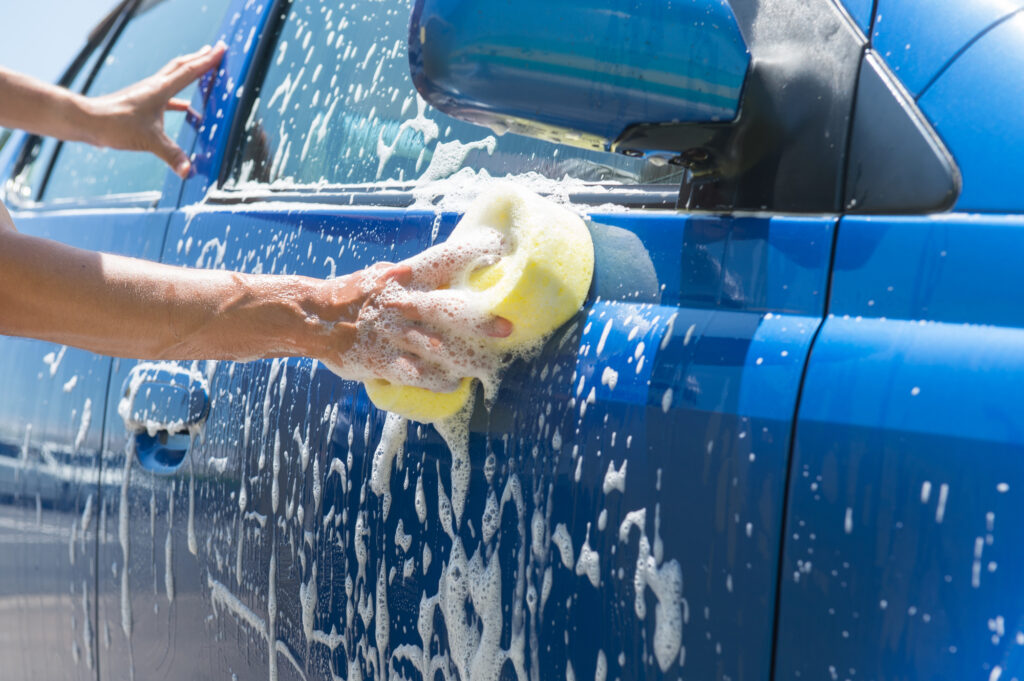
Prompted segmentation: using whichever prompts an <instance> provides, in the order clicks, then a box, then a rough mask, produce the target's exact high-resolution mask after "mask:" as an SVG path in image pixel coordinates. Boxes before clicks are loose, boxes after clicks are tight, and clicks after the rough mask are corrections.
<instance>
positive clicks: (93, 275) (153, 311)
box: [0, 231, 351, 360]
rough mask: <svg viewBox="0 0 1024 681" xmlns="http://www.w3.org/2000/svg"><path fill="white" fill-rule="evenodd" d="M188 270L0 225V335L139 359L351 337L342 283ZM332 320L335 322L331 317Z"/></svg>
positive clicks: (276, 352) (295, 351) (316, 346)
mask: <svg viewBox="0 0 1024 681" xmlns="http://www.w3.org/2000/svg"><path fill="white" fill-rule="evenodd" d="M322 285H323V282H321V281H320V280H316V279H309V278H305V277H294V276H277V275H248V274H241V273H235V272H224V271H212V270H192V269H186V268H179V267H171V266H167V265H160V264H157V263H152V262H148V261H142V260H136V259H133V258H125V257H121V256H116V255H109V254H101V253H94V252H90V251H84V250H81V249H77V248H73V247H70V246H66V245H64V244H59V243H56V242H52V241H48V240H45V239H40V238H37V237H32V236H28V235H22V234H19V233H17V232H14V231H7V232H0V333H4V334H8V335H15V336H27V337H32V338H39V339H43V340H49V341H52V342H56V343H63V344H67V345H72V346H75V347H80V348H84V349H86V350H91V351H93V352H98V353H101V354H107V355H114V356H119V357H132V358H147V359H232V360H247V359H256V358H260V357H274V356H287V355H305V356H313V357H320V356H322V355H323V354H324V353H325V352H326V351H327V350H326V349H327V348H329V347H331V346H340V347H338V349H344V346H345V344H346V342H347V343H351V338H350V334H348V333H347V328H348V326H347V325H346V324H345V323H344V322H345V320H344V319H339V318H338V310H340V309H343V308H344V303H345V300H344V296H345V287H344V286H343V285H342V286H338V287H336V289H337V290H336V292H335V293H333V294H332V296H331V300H330V301H325V296H324V295H323V289H321V288H320V287H321V286H322ZM335 322H340V323H335Z"/></svg>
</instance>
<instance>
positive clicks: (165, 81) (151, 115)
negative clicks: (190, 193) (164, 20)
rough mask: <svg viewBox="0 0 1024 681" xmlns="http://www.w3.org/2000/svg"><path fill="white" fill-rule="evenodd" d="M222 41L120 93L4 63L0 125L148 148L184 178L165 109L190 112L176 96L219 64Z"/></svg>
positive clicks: (183, 159) (185, 163) (183, 161)
mask: <svg viewBox="0 0 1024 681" xmlns="http://www.w3.org/2000/svg"><path fill="white" fill-rule="evenodd" d="M225 50H226V47H225V46H224V45H223V44H222V43H221V44H218V45H217V46H215V47H205V48H203V49H202V50H200V51H198V52H195V53H193V54H190V55H184V56H181V57H178V58H176V59H173V60H171V61H170V62H168V64H167V65H166V66H164V67H163V68H162V69H160V71H158V72H157V73H155V74H154V75H152V76H150V77H148V78H145V79H143V80H141V81H139V82H137V83H134V84H133V85H129V86H128V87H126V88H124V89H122V90H119V91H117V92H114V93H111V94H107V95H100V96H97V97H85V96H83V95H80V94H77V93H74V92H71V91H70V90H67V89H65V88H62V87H58V86H56V85H50V84H47V83H43V82H41V81H38V80H36V79H34V78H31V77H29V76H26V75H23V74H20V73H16V72H14V71H10V70H8V69H4V68H2V67H0V126H3V127H8V128H17V129H20V130H26V131H28V132H31V133H34V134H38V135H47V136H50V137H56V138H58V139H62V140H66V141H72V142H87V143H89V144H93V145H96V146H101V147H112V148H115V149H129V150H134V151H148V152H152V153H154V154H156V155H157V156H159V157H160V158H161V159H163V160H164V161H165V162H166V163H167V164H168V165H169V166H171V168H172V169H173V170H174V172H175V173H177V174H178V175H179V176H181V177H186V176H187V175H188V173H189V171H190V170H191V163H190V162H189V160H188V156H187V155H186V154H185V152H184V151H182V149H181V148H180V147H178V145H177V144H176V143H175V142H174V141H173V140H172V139H171V138H170V137H168V136H167V134H166V132H165V131H164V120H163V115H164V112H165V111H186V110H188V102H186V101H184V100H180V99H175V97H174V96H175V95H176V94H177V93H178V92H180V91H181V90H182V89H184V88H185V87H186V86H187V85H188V84H189V83H191V82H193V81H195V80H196V79H197V78H199V77H200V76H201V75H202V74H204V73H206V72H207V71H209V70H210V69H211V68H213V67H215V66H216V65H217V64H219V63H220V60H221V58H222V57H223V56H224V52H225Z"/></svg>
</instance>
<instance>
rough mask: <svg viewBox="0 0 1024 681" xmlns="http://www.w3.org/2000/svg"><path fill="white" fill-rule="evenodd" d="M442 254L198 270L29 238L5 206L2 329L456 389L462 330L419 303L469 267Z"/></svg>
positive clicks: (114, 351)
mask: <svg viewBox="0 0 1024 681" xmlns="http://www.w3.org/2000/svg"><path fill="white" fill-rule="evenodd" d="M439 252H440V251H437V250H434V251H432V253H427V254H424V255H421V256H418V258H417V259H414V260H413V261H410V262H409V263H406V264H398V265H390V264H378V265H375V266H373V267H370V268H367V269H366V270H363V271H360V272H356V273H354V274H350V275H347V276H344V277H340V278H338V279H333V280H320V279H314V278H310V277H301V276H292V275H256V274H245V273H239V272H226V271H221V270H197V269H188V268H182V267H173V266H169V265H162V264H158V263H153V262H150V261H145V260H138V259H134V258H127V257H123V256H117V255H111V254H106V253H96V252H92V251H87V250H82V249H78V248H74V247H71V246H67V245H65V244H61V243H58V242H54V241H50V240H47V239H42V238H39V237H35V236H31V235H25V234H21V233H19V232H18V231H17V230H16V229H15V227H14V224H13V222H12V221H11V218H10V215H9V214H8V213H7V212H6V210H4V209H3V208H2V206H0V333H3V334H6V335H13V336H25V337H31V338H37V339H41V340H47V341H52V342H56V343H62V344H66V345H72V346H74V347H79V348H83V349H86V350H90V351H92V352H97V353H101V354H107V355H114V356H119V357H131V358H147V359H177V360H188V359H228V360H251V359H258V358H266V357H282V356H306V357H313V358H316V359H320V360H323V361H324V362H325V363H327V364H328V365H329V366H331V367H332V368H336V369H338V371H339V373H341V374H342V375H343V376H345V377H347V378H353V379H357V380H364V379H365V378H367V377H371V376H372V377H380V378H385V379H387V380H391V381H393V382H399V383H404V384H409V385H418V386H421V387H430V388H433V389H445V388H448V389H450V388H451V387H452V386H453V385H454V383H455V382H456V381H457V380H458V378H459V377H460V372H459V369H458V367H457V366H455V364H457V361H455V362H453V360H452V357H453V355H456V354H457V352H456V351H455V350H454V349H453V346H451V344H450V342H449V341H450V340H451V338H450V336H451V334H449V333H448V330H450V328H451V326H450V324H451V322H446V321H445V320H437V319H434V318H431V317H429V316H427V318H425V315H424V314H423V309H424V308H423V306H422V305H420V304H412V303H411V302H410V301H420V302H422V301H424V300H425V299H428V298H429V297H430V296H431V295H434V294H435V292H433V291H432V290H416V287H419V288H421V289H433V288H434V287H435V286H436V285H437V284H440V283H443V281H444V279H445V277H446V276H447V275H446V274H445V271H453V270H454V269H457V268H460V267H462V266H463V265H464V264H465V262H466V260H465V258H462V259H460V256H459V254H458V253H455V257H447V258H442V259H441V260H442V261H443V263H444V267H440V268H439V267H434V266H433V265H432V264H426V265H425V264H424V263H427V262H428V261H429V263H436V262H439V261H438V259H437V257H435V256H436V255H437V254H438V253H439ZM432 257H433V260H431V258H432ZM436 293H437V294H440V293H441V292H436ZM503 321H504V320H498V323H497V324H494V323H493V320H491V319H490V318H488V317H486V316H484V315H479V314H474V313H473V312H472V311H471V310H469V311H465V313H464V314H462V315H461V319H460V320H458V321H457V323H459V324H461V325H462V326H463V329H464V330H465V329H466V328H468V329H469V330H470V331H473V329H474V327H475V328H476V332H477V333H479V334H481V335H493V336H503V335H507V334H508V332H509V331H510V330H511V329H510V327H508V326H507V322H505V323H504V324H502V323H501V322H503ZM461 336H463V337H464V336H465V334H464V333H463V334H461Z"/></svg>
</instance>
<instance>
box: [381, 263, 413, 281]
mask: <svg viewBox="0 0 1024 681" xmlns="http://www.w3.org/2000/svg"><path fill="white" fill-rule="evenodd" d="M378 281H379V282H381V283H383V284H386V283H388V282H389V281H393V282H395V283H396V284H399V285H400V286H408V285H409V282H411V281H412V268H411V267H409V266H408V265H401V264H399V265H391V266H390V267H388V268H387V269H386V270H384V273H383V274H381V275H380V278H379V279H378Z"/></svg>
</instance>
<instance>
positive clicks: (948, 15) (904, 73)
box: [871, 0, 1024, 98]
mask: <svg viewBox="0 0 1024 681" xmlns="http://www.w3.org/2000/svg"><path fill="white" fill-rule="evenodd" d="M1022 4H1024V3H1022V2H1021V1H1020V0H980V1H975V2H935V3H929V4H921V3H918V2H913V0H878V7H877V10H876V12H875V23H874V26H873V27H872V33H871V44H872V46H873V47H874V48H875V49H876V50H877V51H878V53H879V54H880V55H881V56H882V58H883V59H884V60H885V62H886V64H888V65H889V68H891V69H892V70H893V71H894V72H895V73H896V76H897V77H899V79H900V80H901V81H902V82H903V85H904V86H905V87H906V88H907V90H908V91H909V92H910V94H911V95H913V96H914V97H915V98H916V97H917V96H918V95H920V94H921V93H922V91H923V90H924V88H925V87H926V86H927V85H928V84H929V83H930V82H931V81H932V79H933V78H934V77H935V76H936V75H938V73H939V72H940V71H941V69H943V68H944V67H946V66H947V65H948V64H949V62H950V61H951V60H953V59H954V58H955V57H956V56H957V55H958V53H959V52H960V50H962V49H963V48H964V47H965V46H967V45H968V43H969V42H970V41H971V40H973V39H975V38H976V37H977V36H978V34H980V33H981V32H982V31H984V30H986V29H987V28H989V27H990V26H991V25H992V24H994V23H995V22H997V21H999V20H1000V19H1002V18H1004V17H1005V16H1007V15H1008V14H1011V13H1012V12H1014V11H1016V10H1017V9H1019V8H1020V7H1021V6H1022Z"/></svg>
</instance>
